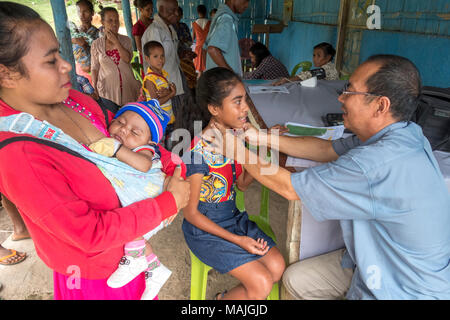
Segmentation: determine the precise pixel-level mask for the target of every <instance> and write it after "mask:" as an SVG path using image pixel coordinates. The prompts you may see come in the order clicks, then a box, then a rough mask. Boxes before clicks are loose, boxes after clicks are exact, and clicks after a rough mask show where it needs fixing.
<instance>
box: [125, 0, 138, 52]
mask: <svg viewBox="0 0 450 320" xmlns="http://www.w3.org/2000/svg"><path fill="white" fill-rule="evenodd" d="M122 12H123V20H124V22H125V28H126V29H127V34H128V37H130V39H131V43H132V44H133V50H134V51H136V41H135V40H134V37H133V33H132V30H133V21H132V19H131V8H130V0H122Z"/></svg>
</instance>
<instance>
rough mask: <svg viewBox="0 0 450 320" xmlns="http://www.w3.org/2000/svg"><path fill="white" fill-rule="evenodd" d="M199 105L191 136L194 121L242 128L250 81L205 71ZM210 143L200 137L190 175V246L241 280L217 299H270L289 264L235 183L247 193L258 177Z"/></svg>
mask: <svg viewBox="0 0 450 320" xmlns="http://www.w3.org/2000/svg"><path fill="white" fill-rule="evenodd" d="M196 98H197V105H196V106H195V105H194V106H192V110H188V112H186V113H185V114H186V115H187V116H188V118H187V119H185V120H187V123H186V124H185V125H184V126H183V127H184V128H186V127H188V128H189V129H190V131H191V136H193V135H192V133H193V128H194V120H197V121H199V120H201V121H202V129H203V131H202V133H203V132H205V131H206V130H207V129H208V127H210V126H211V124H212V123H213V122H218V123H221V124H222V125H223V126H225V127H227V128H230V129H231V128H233V129H242V127H243V126H244V124H245V123H246V121H247V113H248V110H249V107H248V104H247V102H246V100H247V94H246V91H245V88H244V85H243V83H242V81H241V79H240V78H239V76H237V75H236V74H235V73H234V72H232V71H231V70H229V69H226V68H220V67H219V68H213V69H210V70H208V71H206V72H204V73H203V74H202V76H201V77H200V78H199V81H198V86H197V95H196ZM205 146H207V142H206V141H204V140H203V139H202V138H201V136H196V137H195V138H194V139H193V141H192V144H191V148H190V160H191V161H190V162H191V163H190V164H186V166H187V174H186V175H187V177H188V180H189V181H190V186H191V193H190V200H189V204H188V206H187V207H186V208H185V209H184V210H183V214H184V221H183V227H182V228H183V232H184V237H185V239H186V243H187V245H188V247H189V249H190V250H191V251H192V252H193V253H194V254H195V255H196V256H197V257H198V258H199V259H200V260H201V261H202V262H204V263H205V264H207V265H209V266H211V267H212V268H214V269H215V270H217V271H219V272H220V273H228V274H230V275H232V276H233V277H235V278H237V279H238V280H239V281H240V282H241V283H240V284H239V285H238V286H236V287H234V288H232V289H231V290H229V291H225V292H222V293H219V294H217V296H216V297H215V298H216V299H232V300H236V299H245V300H256V299H266V298H267V296H268V295H269V293H270V291H271V289H272V286H273V284H274V283H275V282H277V281H279V280H280V278H281V276H282V274H283V271H284V268H285V262H284V259H283V257H282V255H281V253H280V251H279V250H278V249H277V248H276V247H275V243H274V242H273V240H272V239H271V238H270V237H269V236H267V235H266V234H265V233H264V232H263V231H261V230H260V229H259V228H258V226H257V225H256V224H255V223H254V222H252V221H250V220H249V219H248V215H247V213H246V212H240V211H239V210H238V209H237V208H236V205H235V192H234V187H235V185H236V186H237V187H238V188H239V189H240V190H242V191H244V190H245V189H246V188H247V187H248V185H249V184H250V183H251V182H252V180H253V178H252V177H251V176H250V175H249V174H248V173H247V172H245V171H244V169H243V167H242V166H241V165H240V164H239V163H237V162H236V161H233V160H230V159H227V158H225V157H223V156H222V155H219V154H215V153H211V152H209V151H207V150H206V149H205V148H204V147H205Z"/></svg>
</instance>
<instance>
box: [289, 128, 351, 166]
mask: <svg viewBox="0 0 450 320" xmlns="http://www.w3.org/2000/svg"><path fill="white" fill-rule="evenodd" d="M285 126H286V127H287V128H288V129H289V132H288V133H286V135H289V136H314V137H317V138H321V139H325V140H336V139H339V138H341V137H342V135H343V134H344V129H345V128H344V126H333V127H313V126H309V125H306V124H301V123H295V122H286V124H285ZM321 164H323V163H322V162H317V161H312V160H307V159H302V158H294V157H289V156H288V157H287V159H286V166H287V167H294V168H310V167H315V166H318V165H321Z"/></svg>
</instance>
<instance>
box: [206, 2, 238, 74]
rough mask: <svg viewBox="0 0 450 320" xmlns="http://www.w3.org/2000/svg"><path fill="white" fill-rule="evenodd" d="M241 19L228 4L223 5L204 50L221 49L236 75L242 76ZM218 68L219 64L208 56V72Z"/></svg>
mask: <svg viewBox="0 0 450 320" xmlns="http://www.w3.org/2000/svg"><path fill="white" fill-rule="evenodd" d="M238 22H239V18H238V17H237V16H236V14H235V13H234V12H233V11H232V10H231V9H230V7H228V6H227V5H226V4H224V3H221V4H220V5H219V8H218V9H217V13H216V15H215V16H214V19H213V21H212V22H211V27H210V30H209V33H208V36H207V37H206V41H205V44H204V49H206V48H207V47H208V46H213V47H216V48H219V49H220V51H222V55H223V57H224V59H225V61H226V62H227V63H228V65H229V66H230V67H231V68H232V69H233V71H234V72H235V73H237V74H238V75H240V76H242V65H241V54H240V51H239V40H238V35H237V30H238ZM215 67H217V64H216V63H214V61H213V60H212V59H211V57H210V56H209V54H207V55H206V70H209V69H212V68H215Z"/></svg>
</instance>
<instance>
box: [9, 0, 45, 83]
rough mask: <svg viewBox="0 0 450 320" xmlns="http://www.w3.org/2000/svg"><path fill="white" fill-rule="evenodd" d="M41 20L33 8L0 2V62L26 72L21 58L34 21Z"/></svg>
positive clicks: (22, 72) (30, 35)
mask: <svg viewBox="0 0 450 320" xmlns="http://www.w3.org/2000/svg"><path fill="white" fill-rule="evenodd" d="M37 21H42V22H45V21H44V20H42V18H41V17H40V16H39V14H38V13H37V12H36V11H34V10H33V9H31V8H29V7H27V6H24V5H22V4H18V3H13V2H0V64H2V65H4V66H5V67H7V68H8V69H10V70H13V71H16V72H19V73H20V74H21V75H22V76H24V75H26V74H27V71H26V69H25V66H24V65H23V64H22V62H21V59H22V58H23V57H24V56H25V55H26V54H27V52H28V50H29V47H28V44H29V42H30V38H31V37H32V35H33V30H35V29H36V22H37Z"/></svg>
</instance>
